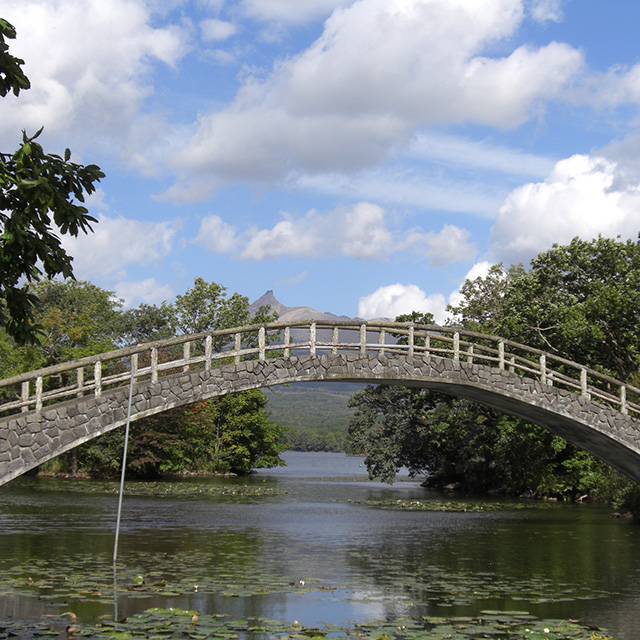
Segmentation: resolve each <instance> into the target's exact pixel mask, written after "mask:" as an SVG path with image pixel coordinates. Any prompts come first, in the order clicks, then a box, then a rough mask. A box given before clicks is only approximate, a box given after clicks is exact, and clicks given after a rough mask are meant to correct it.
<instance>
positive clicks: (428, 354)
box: [424, 333, 431, 358]
mask: <svg viewBox="0 0 640 640" xmlns="http://www.w3.org/2000/svg"><path fill="white" fill-rule="evenodd" d="M424 357H425V358H430V357H431V336H430V335H429V334H428V333H427V334H426V335H425V338H424Z"/></svg>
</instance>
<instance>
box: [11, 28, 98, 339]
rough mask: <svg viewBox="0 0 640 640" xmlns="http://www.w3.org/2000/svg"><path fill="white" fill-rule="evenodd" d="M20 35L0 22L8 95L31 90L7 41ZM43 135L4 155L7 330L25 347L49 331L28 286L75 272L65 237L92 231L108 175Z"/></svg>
mask: <svg viewBox="0 0 640 640" xmlns="http://www.w3.org/2000/svg"><path fill="white" fill-rule="evenodd" d="M15 35H16V34H15V29H14V28H13V26H12V25H10V24H9V23H8V22H6V21H5V20H1V19H0V96H6V94H7V93H8V92H9V91H12V92H13V93H14V94H15V95H16V96H17V95H18V94H19V92H20V91H21V90H23V89H28V88H29V81H28V79H27V77H26V76H25V75H24V73H23V72H22V70H21V65H22V64H23V61H22V60H20V59H19V58H15V57H13V56H11V54H9V52H8V46H7V44H6V42H5V38H9V39H12V38H15ZM41 132H42V129H40V130H39V131H38V132H37V133H36V134H35V135H33V136H28V135H27V134H26V133H25V132H23V135H22V144H21V145H20V147H19V148H18V149H17V150H16V151H15V152H14V153H1V152H0V232H1V233H0V327H3V328H4V329H5V330H6V332H7V333H8V334H9V335H10V336H11V337H12V338H13V339H15V340H16V342H18V343H19V344H25V343H34V342H36V341H37V336H38V334H39V330H40V329H41V327H40V326H39V325H38V324H37V321H36V318H35V311H36V304H37V301H38V299H37V296H36V294H34V292H33V291H32V290H30V289H29V287H28V283H31V282H34V281H38V280H40V279H41V277H42V276H43V275H44V276H46V277H47V278H53V277H55V276H57V275H62V276H63V277H65V278H70V277H72V276H73V269H72V266H71V262H72V260H73V258H72V257H71V256H70V255H69V254H67V252H66V251H65V250H64V248H63V247H62V243H61V241H60V238H59V237H58V234H67V233H68V234H70V235H72V236H77V235H78V234H79V233H80V232H81V231H82V232H84V233H87V232H89V231H91V223H93V222H97V220H96V219H95V218H93V217H92V216H90V215H89V212H88V209H87V208H86V207H85V206H83V204H82V203H84V200H85V194H87V195H88V194H91V193H93V191H94V190H95V183H96V182H99V181H100V179H101V178H103V177H104V173H103V172H102V171H101V170H100V168H99V167H98V166H96V165H87V166H82V165H79V164H75V163H73V162H71V161H70V158H71V152H70V151H69V149H66V150H65V152H64V157H61V156H59V155H56V154H47V153H45V151H44V149H43V148H42V146H41V145H40V144H39V143H38V142H37V141H36V139H37V138H38V136H39V135H40V133H41ZM52 227H55V230H53V229H52ZM25 281H26V284H25Z"/></svg>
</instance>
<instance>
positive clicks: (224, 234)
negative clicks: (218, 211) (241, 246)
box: [196, 215, 238, 254]
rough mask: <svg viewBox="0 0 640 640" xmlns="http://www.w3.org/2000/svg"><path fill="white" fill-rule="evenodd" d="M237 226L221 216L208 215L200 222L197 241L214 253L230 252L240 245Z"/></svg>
mask: <svg viewBox="0 0 640 640" xmlns="http://www.w3.org/2000/svg"><path fill="white" fill-rule="evenodd" d="M236 234H237V231H236V228H235V227H233V226H231V225H230V224H227V223H226V222H225V221H224V220H223V219H222V218H220V217H219V216H215V215H211V216H207V217H206V218H204V219H203V220H202V221H201V222H200V230H199V232H198V235H197V237H196V242H197V243H198V244H199V245H201V246H202V247H204V248H205V249H208V250H209V251H213V253H222V254H230V253H233V252H234V251H235V250H236V247H237V245H238V237H237V235H236Z"/></svg>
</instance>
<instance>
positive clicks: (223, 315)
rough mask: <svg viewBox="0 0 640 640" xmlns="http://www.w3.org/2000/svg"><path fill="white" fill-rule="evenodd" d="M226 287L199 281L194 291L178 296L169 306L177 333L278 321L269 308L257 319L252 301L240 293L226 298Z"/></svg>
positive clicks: (261, 309)
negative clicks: (251, 306) (252, 311)
mask: <svg viewBox="0 0 640 640" xmlns="http://www.w3.org/2000/svg"><path fill="white" fill-rule="evenodd" d="M226 291H227V290H226V287H223V286H222V285H220V284H217V283H216V282H206V281H205V280H203V279H202V278H196V279H195V280H194V282H193V287H192V288H191V289H189V290H188V291H187V292H186V293H185V294H184V295H178V296H176V301H175V303H174V304H173V305H169V307H168V310H169V312H170V317H171V322H172V326H173V329H174V331H175V332H176V333H183V334H188V333H201V332H203V331H210V330H212V329H229V328H231V327H240V326H242V325H247V324H261V323H265V322H271V321H273V320H276V319H277V314H272V313H271V312H270V309H269V308H267V307H260V309H258V311H257V313H256V314H255V316H254V317H251V314H250V312H249V299H248V298H247V297H246V296H242V295H240V294H239V293H233V294H232V295H231V296H230V297H227V293H226Z"/></svg>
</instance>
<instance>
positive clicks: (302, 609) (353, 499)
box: [0, 453, 640, 640]
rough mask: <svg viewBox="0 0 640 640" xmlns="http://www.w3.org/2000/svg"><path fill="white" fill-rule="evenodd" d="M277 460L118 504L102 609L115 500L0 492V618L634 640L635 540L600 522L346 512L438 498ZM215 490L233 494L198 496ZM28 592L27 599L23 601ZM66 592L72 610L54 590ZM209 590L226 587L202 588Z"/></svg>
mask: <svg viewBox="0 0 640 640" xmlns="http://www.w3.org/2000/svg"><path fill="white" fill-rule="evenodd" d="M285 459H286V460H287V463H288V466H287V467H283V468H279V469H271V470H264V471H261V472H259V473H257V474H255V475H254V476H252V477H251V478H248V479H234V480H232V481H229V480H225V481H222V480H220V479H207V480H202V479H190V480H184V481H180V485H181V487H184V489H185V491H187V490H188V494H187V493H185V494H183V493H180V494H179V495H164V494H162V491H161V489H162V486H163V485H162V483H160V484H158V485H157V487H158V491H157V493H156V494H155V495H151V496H146V497H145V496H136V495H125V500H124V509H123V514H122V527H121V533H120V541H119V557H118V569H117V571H116V576H115V579H116V584H118V580H120V581H122V582H124V583H125V589H124V590H123V589H122V582H121V583H120V587H121V588H120V589H119V591H118V596H117V597H115V596H114V597H112V598H111V600H109V593H110V592H109V589H111V590H112V591H111V593H112V594H113V593H115V592H114V591H113V581H112V580H111V582H110V581H109V580H110V575H111V574H110V573H109V572H110V571H111V569H110V568H111V556H112V552H113V537H114V529H115V515H116V507H117V496H116V495H112V494H109V493H106V492H105V491H99V492H95V491H93V490H91V489H90V488H87V489H84V488H83V489H80V488H79V486H80V485H79V484H77V483H74V482H73V481H62V480H53V479H45V478H21V479H18V480H15V481H13V482H11V483H9V484H8V485H5V486H3V487H0V616H4V617H14V618H25V619H27V618H37V617H38V616H42V615H47V614H58V615H59V614H60V613H61V612H62V611H66V610H68V609H69V608H70V607H73V610H74V611H75V612H76V613H77V614H78V616H79V617H80V619H81V620H82V619H84V620H86V621H93V620H97V619H98V618H99V617H100V616H101V615H105V614H107V615H108V614H113V613H114V609H115V615H117V616H119V617H125V616H127V615H130V614H132V613H134V612H137V611H142V610H145V609H148V608H150V607H154V606H161V607H181V608H184V609H198V610H200V611H202V612H205V613H214V612H216V613H224V614H228V615H231V616H234V617H237V618H251V617H259V618H268V619H275V620H284V621H287V620H291V621H293V620H298V621H299V622H300V623H301V624H303V625H313V624H318V623H322V622H324V623H343V622H346V621H348V620H362V619H365V618H394V617H398V616H406V615H411V616H413V615H440V616H452V615H476V614H478V613H479V612H480V611H483V610H489V609H491V610H500V611H528V612H530V613H532V614H535V615H537V616H540V617H542V618H563V619H567V618H572V619H580V620H582V621H583V622H585V623H591V624H596V625H599V626H603V627H606V628H607V629H608V630H609V632H610V633H612V634H615V635H618V636H620V637H622V638H625V639H626V640H634V639H640V613H638V612H640V526H638V525H634V524H632V523H631V522H629V521H627V520H622V519H614V518H610V517H608V513H609V510H608V509H607V508H606V507H601V506H594V505H557V504H553V505H549V504H546V505H538V506H536V507H535V508H531V509H525V510H522V509H520V510H509V511H499V512H487V513H440V512H426V511H403V510H390V509H383V508H380V507H375V506H370V505H366V504H363V503H362V501H364V500H370V499H375V500H378V499H389V498H393V499H410V498H420V499H428V498H433V499H436V498H442V497H443V496H442V495H438V494H436V493H434V492H431V491H427V490H425V489H423V488H422V487H420V486H419V483H417V482H415V481H411V480H409V479H408V478H401V479H400V480H399V481H398V482H397V483H396V484H394V485H392V486H389V485H384V484H380V483H375V482H370V481H368V480H367V478H366V469H365V468H364V467H363V465H362V459H361V458H354V457H347V456H345V455H342V454H313V453H287V454H285ZM230 482H231V484H232V490H234V489H233V488H234V487H235V488H237V494H233V493H231V494H225V495H212V494H211V493H207V492H206V491H204V490H203V488H205V489H206V488H207V487H210V486H211V485H216V484H217V485H220V484H222V483H224V484H227V485H228V484H229V483H230ZM83 486H84V487H87V486H88V487H91V483H84V485H83ZM136 486H137V485H135V484H133V483H132V484H129V485H128V487H129V490H130V493H133V492H134V489H135V488H136ZM247 488H249V489H257V490H258V491H260V490H261V489H264V490H265V491H266V495H243V490H245V489H247ZM200 492H201V493H202V495H199V494H200ZM444 499H447V500H449V499H451V497H450V496H444ZM460 499H462V498H460ZM505 502H507V503H508V501H505ZM32 575H33V576H35V577H33V578H32ZM132 575H134V576H136V577H137V576H140V577H141V578H142V579H144V580H145V581H146V582H147V583H151V582H152V581H153V580H156V581H157V582H166V583H167V585H168V586H167V587H166V589H165V591H166V592H165V593H164V594H160V595H158V594H155V595H149V594H148V593H142V592H139V591H137V590H136V589H135V588H134V589H133V590H131V591H130V592H127V591H126V587H127V586H128V585H131V584H132V582H131V581H132ZM28 578H32V580H33V583H34V584H35V583H39V586H38V587H37V588H36V587H35V586H34V587H33V588H32V589H31V591H29V589H28V588H27V589H25V584H27V582H26V581H27V580H28ZM79 580H84V581H85V582H86V597H85V598H78V595H77V592H74V594H69V593H67V591H66V585H68V584H71V583H72V582H73V583H74V584H76V583H77V582H78V581H79ZM92 580H93V582H94V583H93V584H92ZM301 583H303V584H301ZM219 584H224V585H227V587H225V589H222V590H221V589H216V588H208V589H207V588H206V586H207V585H209V587H211V585H219ZM2 585H4V588H3V586H2ZM170 585H173V587H171V586H170ZM196 585H198V586H197V587H196ZM283 585H284V586H283ZM265 586H266V588H264V587H265ZM309 587H311V588H309ZM98 588H99V589H100V591H99V594H100V597H94V596H95V594H96V593H98V591H97V589H98ZM234 590H235V591H234Z"/></svg>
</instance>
